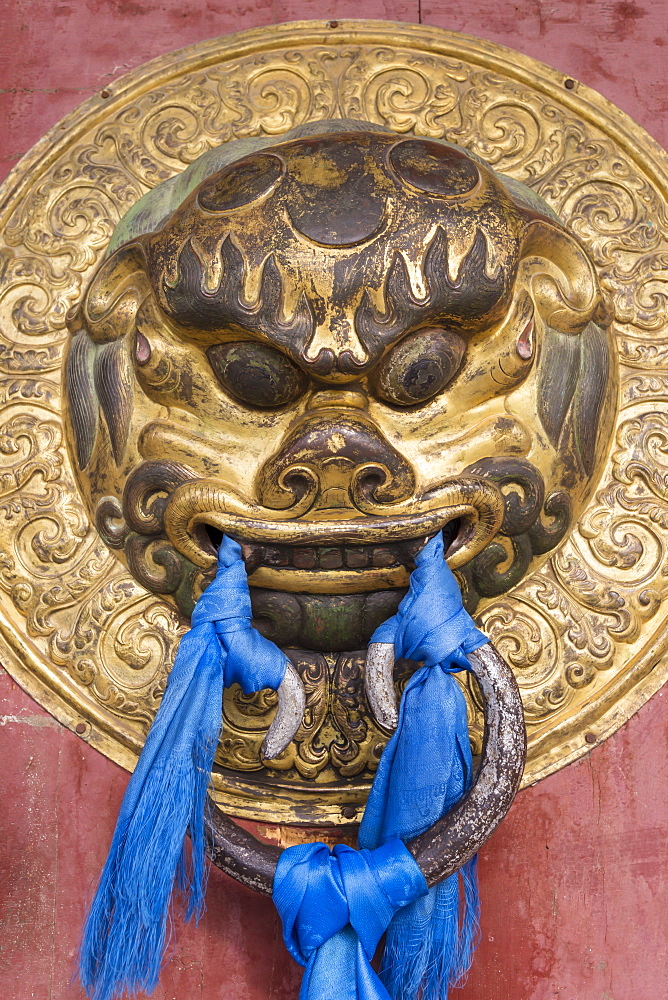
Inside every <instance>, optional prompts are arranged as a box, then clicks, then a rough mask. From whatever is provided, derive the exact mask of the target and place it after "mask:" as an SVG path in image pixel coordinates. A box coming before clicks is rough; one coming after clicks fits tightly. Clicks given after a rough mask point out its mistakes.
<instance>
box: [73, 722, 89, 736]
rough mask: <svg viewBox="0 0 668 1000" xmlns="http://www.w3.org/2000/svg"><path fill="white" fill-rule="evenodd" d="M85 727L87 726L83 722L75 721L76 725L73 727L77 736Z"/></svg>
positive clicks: (81, 733) (82, 732) (83, 731)
mask: <svg viewBox="0 0 668 1000" xmlns="http://www.w3.org/2000/svg"><path fill="white" fill-rule="evenodd" d="M87 729H88V726H87V725H86V723H85V722H77V724H76V726H75V727H74V732H75V733H78V734H79V736H82V735H83V734H84V733H85V732H86V730H87Z"/></svg>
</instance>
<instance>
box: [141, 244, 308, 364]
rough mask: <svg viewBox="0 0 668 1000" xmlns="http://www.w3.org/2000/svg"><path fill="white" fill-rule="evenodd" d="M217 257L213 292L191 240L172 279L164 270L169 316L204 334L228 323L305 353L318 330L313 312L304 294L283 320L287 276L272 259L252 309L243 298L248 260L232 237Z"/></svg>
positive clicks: (160, 272)
mask: <svg viewBox="0 0 668 1000" xmlns="http://www.w3.org/2000/svg"><path fill="white" fill-rule="evenodd" d="M219 257H220V263H221V273H220V280H219V282H218V284H217V286H216V287H215V288H213V289H212V288H210V287H208V285H207V277H208V273H207V267H206V265H205V263H204V262H203V261H202V259H201V257H200V256H199V254H198V253H197V252H196V250H195V249H194V247H193V245H192V240H188V241H187V242H186V243H185V244H184V245H183V247H182V248H181V250H180V252H179V255H178V257H177V261H176V268H175V278H174V279H173V280H170V279H169V278H168V277H167V275H166V273H165V270H164V268H162V267H160V269H159V270H158V273H157V274H156V275H155V278H157V280H158V284H159V290H160V293H161V297H162V299H163V302H164V305H165V308H166V312H167V313H168V315H169V316H171V317H172V318H173V319H175V320H176V321H177V322H180V323H183V324H191V325H193V326H195V327H196V328H198V329H201V330H217V329H220V328H221V327H222V326H224V325H225V324H226V323H234V324H236V325H237V326H240V327H242V328H243V329H244V330H247V331H248V332H249V333H257V332H258V331H260V332H261V333H264V334H266V335H267V336H269V337H270V339H271V340H272V341H273V342H275V343H277V344H279V345H281V346H282V347H284V348H285V349H286V350H288V351H289V352H290V353H291V354H295V353H298V352H299V351H302V350H304V349H305V345H306V344H307V342H308V340H309V339H310V337H311V336H312V334H313V331H314V330H315V316H314V314H313V308H312V306H311V304H310V302H309V301H308V300H307V298H306V296H305V295H304V294H303V293H302V294H301V295H300V296H299V298H298V300H297V302H296V305H295V307H294V309H293V311H292V315H291V316H290V317H289V318H287V319H286V318H285V315H284V313H285V311H284V308H283V306H284V302H285V288H284V282H283V276H282V274H281V272H280V270H279V268H278V266H277V264H276V261H275V259H274V256H273V254H270V255H269V256H268V257H267V259H266V260H265V261H264V263H263V265H262V275H261V278H260V282H259V293H258V298H257V302H255V303H253V304H252V305H251V304H248V303H246V302H244V300H243V297H242V293H243V288H244V276H245V273H246V266H245V262H244V257H243V254H242V253H241V251H240V250H239V248H238V247H237V246H236V245H235V244H234V243H233V242H232V240H231V238H230V237H229V235H228V236H226V237H225V239H224V240H223V242H222V244H221V246H220V250H219Z"/></svg>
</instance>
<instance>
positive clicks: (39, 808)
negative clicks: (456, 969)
mask: <svg viewBox="0 0 668 1000" xmlns="http://www.w3.org/2000/svg"><path fill="white" fill-rule="evenodd" d="M420 7H421V10H420ZM360 13H364V14H365V15H366V16H367V17H377V18H384V19H396V20H408V21H418V20H420V15H421V19H422V21H423V22H425V23H429V24H437V25H440V26H441V27H444V28H449V29H451V30H456V31H463V32H468V33H470V34H475V35H479V36H481V37H485V38H489V39H491V40H493V41H497V42H501V43H503V44H506V45H510V46H513V47H514V48H517V49H519V50H521V51H523V52H526V53H527V54H529V55H533V56H536V57H537V58H539V59H543V60H545V61H547V62H549V63H550V64H552V65H553V66H555V67H557V68H559V69H560V70H562V71H563V72H564V73H567V74H570V75H571V76H572V77H574V78H576V79H579V80H582V81H583V82H584V83H587V84H589V85H590V86H593V87H595V88H596V89H598V90H600V91H601V92H602V93H603V94H605V95H606V96H607V97H609V98H610V99H611V100H613V101H614V102H615V103H616V104H618V105H619V106H620V107H622V108H623V109H624V110H625V111H627V112H628V113H629V114H631V115H632V116H633V117H634V118H635V119H636V120H637V121H638V122H640V124H642V125H643V126H644V127H645V128H646V129H647V130H648V131H649V132H650V133H651V134H652V135H654V136H655V138H656V139H658V140H659V141H660V142H663V144H664V145H667V144H668V122H667V121H666V117H665V111H666V108H667V104H668V99H667V97H666V94H668V87H667V86H666V84H667V83H668V80H667V79H666V75H667V73H666V66H667V61H666V59H665V53H664V45H665V43H666V41H667V38H668V11H667V9H666V6H665V4H662V3H656V2H653V0H621V2H609V0H605V2H602V0H479V2H477V3H475V4H472V3H471V2H470V0H447V2H446V0H422V3H421V5H420V4H419V3H418V0H387V2H382V0H367V4H366V6H365V7H364V10H363V11H362V10H361V9H360V6H359V4H358V3H357V2H353V0H341V2H337V3H336V4H334V5H332V6H331V7H329V8H323V7H322V5H320V4H317V3H314V2H312V0H274V2H271V3H270V2H269V0H248V2H246V3H243V2H242V3H241V4H237V3H235V4H233V3H231V2H230V0H206V2H205V0H191V2H189V3H188V2H187V0H178V2H177V0H70V2H69V3H67V2H57V0H14V2H13V3H12V4H11V5H6V8H5V10H4V11H3V25H2V31H1V32H0V116H1V117H2V120H3V121H4V123H5V130H4V135H3V139H2V144H1V148H0V156H1V158H2V159H1V160H0V175H2V176H4V174H5V173H6V172H7V171H8V170H9V169H10V167H11V166H12V165H13V164H14V162H15V161H16V160H17V159H18V158H19V157H20V156H21V155H22V154H23V153H24V152H26V150H27V149H29V147H30V146H31V145H32V144H33V143H34V142H36V141H37V139H39V138H40V136H41V135H42V134H43V133H44V132H45V131H46V130H47V129H48V128H49V127H51V125H53V124H54V123H55V122H56V121H57V120H58V119H59V118H60V117H61V116H62V115H64V114H65V113H66V112H67V111H69V110H70V109H71V108H73V107H74V106H76V105H77V104H78V103H79V102H80V101H82V100H83V99H84V98H85V97H87V96H89V95H90V94H92V93H95V92H96V91H101V90H103V89H104V88H105V87H108V86H109V85H110V84H111V82H112V81H113V80H114V78H115V77H116V76H118V75H120V74H121V73H124V72H126V71H127V70H129V69H131V68H132V67H134V66H137V65H139V64H140V63H142V62H144V61H145V60H147V59H149V58H151V57H153V56H156V55H159V54H161V53H163V52H166V51H169V50H171V49H174V48H177V47H180V46H182V45H187V44H189V43H191V42H196V41H199V40H200V39H203V38H209V37H213V36H215V35H218V34H223V33H225V32H229V31H233V30H239V29H241V28H249V27H255V26H259V25H263V24H271V23H276V22H279V21H286V20H290V19H291V18H307V17H330V18H344V17H355V16H359V15H360ZM667 702H668V695H666V694H665V693H659V694H658V695H657V696H656V697H655V698H654V699H653V700H652V702H650V704H649V705H647V706H646V707H645V708H644V709H642V710H641V711H640V712H639V713H638V715H636V716H635V718H634V719H632V720H631V722H630V723H628V724H627V725H626V726H625V727H624V728H623V729H622V730H621V731H620V732H619V733H617V735H616V736H614V737H613V738H612V739H611V740H609V741H608V742H607V743H605V744H604V745H603V746H601V747H598V748H595V749H594V750H593V751H592V752H591V754H589V755H588V756H587V757H586V758H584V759H583V760H582V761H580V762H579V763H578V764H575V765H572V766H571V767H569V768H567V769H565V770H564V771H561V772H560V773H559V774H556V775H553V776H552V777H551V778H548V779H546V780H545V781H543V782H542V783H541V784H540V785H537V786H536V787H534V788H532V789H529V790H527V791H526V792H523V793H522V794H521V795H520V797H519V799H518V801H517V802H516V804H515V805H514V807H513V809H512V810H511V813H510V815H509V816H508V818H507V819H506V821H505V822H504V824H503V825H502V827H501V829H500V830H499V831H498V832H497V834H496V835H495V836H494V837H493V838H492V840H491V841H490V842H489V844H488V845H487V847H486V848H485V850H484V851H483V852H482V856H481V859H480V874H481V888H482V895H483V903H484V906H483V926H482V941H481V945H480V949H479V951H478V955H477V959H476V963H475V965H474V968H473V971H472V973H471V976H470V978H469V981H468V984H467V985H466V986H465V987H464V988H463V989H462V990H460V991H456V992H455V993H454V994H453V997H452V1000H474V998H475V1000H509V998H511V997H512V1000H664V998H665V997H668V961H667V959H668V918H667V917H666V913H667V912H668V890H667V889H666V885H667V882H666V878H665V871H666V869H667V867H668V838H667V837H666V826H667V825H668V804H667V803H666V795H665V791H666V789H667V788H668V761H667V760H666V755H665V746H666V736H667V735H668V734H667V729H668V721H667V720H668V712H667V711H666V704H667ZM0 754H1V756H0V759H1V760H2V761H3V769H2V770H3V785H4V795H3V800H2V801H3V806H2V809H1V811H0V919H1V921H2V923H1V925H0V926H1V933H2V936H1V938H0V941H1V948H0V983H1V984H2V985H1V986H0V996H1V997H2V998H3V1000H80V998H81V990H80V989H79V987H78V986H77V985H72V984H71V982H70V976H71V972H72V967H73V961H74V955H75V950H76V947H77V941H78V935H79V929H80V925H81V920H82V916H83V911H84V907H85V902H86V899H87V896H88V895H89V892H90V888H91V885H92V882H93V880H94V878H95V876H96V874H97V873H98V871H99V868H100V866H101V864H102V862H103V860H104V856H105V852H106V849H107V846H108V843H109V839H110V837H111V832H112V829H113V822H114V817H115V815H116V811H117V808H118V805H119V803H120V800H121V796H122V793H123V789H124V787H125V784H126V782H127V775H126V774H125V773H124V772H122V771H121V770H120V769H119V768H118V767H116V766H114V765H113V764H111V763H110V762H109V761H107V760H105V759H104V758H103V757H101V756H100V755H99V754H97V753H96V752H95V751H93V750H91V749H90V747H88V746H87V745H86V744H85V743H84V742H82V741H81V740H80V739H78V737H76V736H75V735H74V734H72V733H70V732H68V731H67V730H64V729H62V728H61V727H60V726H59V725H58V724H57V723H56V722H55V721H54V720H52V719H51V718H50V717H49V716H48V715H47V714H46V713H45V712H43V711H42V710H41V709H40V708H39V707H38V706H37V705H35V703H34V702H32V701H31V700H30V698H28V697H27V696H26V695H25V694H23V692H21V691H20V689H19V688H18V687H17V686H16V685H15V684H14V682H13V681H12V680H11V679H10V678H9V677H8V676H7V675H6V674H2V673H0ZM299 977H300V972H299V970H298V969H297V967H296V966H295V965H294V963H293V962H292V961H291V960H290V959H289V958H288V957H287V955H286V954H285V951H284V949H283V946H282V943H281V940H280V933H279V928H278V925H277V921H276V918H275V915H274V912H273V908H272V905H271V903H270V902H269V901H267V900H265V899H262V898H260V897H259V896H256V895H255V894H253V893H251V892H250V891H247V890H244V889H242V888H241V887H240V886H238V885H236V884H235V883H233V882H231V881H230V880H229V879H226V878H225V877H224V876H223V875H221V874H220V873H219V872H217V871H214V872H213V873H212V877H211V891H210V893H209V908H208V911H207V913H206V915H205V917H204V918H203V920H202V922H201V924H200V926H199V927H198V928H194V927H185V928H184V927H178V929H177V934H176V939H175V941H174V943H173V946H172V949H171V959H170V961H169V962H168V964H167V965H166V967H165V970H164V973H163V977H162V982H161V985H160V987H159V988H158V990H157V992H156V993H155V997H156V1000H213V998H214V997H215V998H216V1000H296V997H297V993H298V982H299Z"/></svg>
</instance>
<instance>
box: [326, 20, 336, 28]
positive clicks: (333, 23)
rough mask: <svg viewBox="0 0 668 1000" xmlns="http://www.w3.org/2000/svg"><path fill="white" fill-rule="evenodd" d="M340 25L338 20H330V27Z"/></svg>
mask: <svg viewBox="0 0 668 1000" xmlns="http://www.w3.org/2000/svg"><path fill="white" fill-rule="evenodd" d="M338 26H339V22H338V21H330V22H329V24H328V25H327V27H328V28H338Z"/></svg>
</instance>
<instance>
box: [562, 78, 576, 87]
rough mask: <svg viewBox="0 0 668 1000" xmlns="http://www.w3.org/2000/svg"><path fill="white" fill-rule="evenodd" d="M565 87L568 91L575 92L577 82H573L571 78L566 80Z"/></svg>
mask: <svg viewBox="0 0 668 1000" xmlns="http://www.w3.org/2000/svg"><path fill="white" fill-rule="evenodd" d="M564 87H565V88H566V90H573V88H574V87H575V80H571V79H570V78H569V79H568V80H564Z"/></svg>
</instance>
